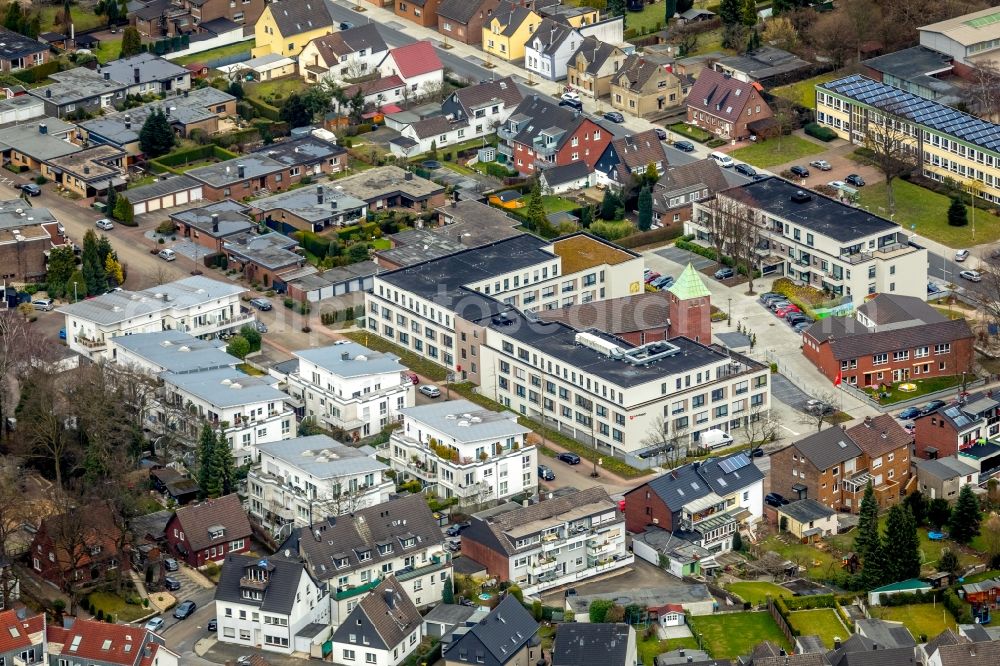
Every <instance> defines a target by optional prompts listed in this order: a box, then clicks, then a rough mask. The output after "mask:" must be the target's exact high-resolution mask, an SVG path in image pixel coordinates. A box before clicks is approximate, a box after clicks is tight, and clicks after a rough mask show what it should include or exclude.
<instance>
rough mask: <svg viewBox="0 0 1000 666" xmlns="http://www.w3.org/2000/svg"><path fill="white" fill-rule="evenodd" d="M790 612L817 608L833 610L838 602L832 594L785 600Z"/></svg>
mask: <svg viewBox="0 0 1000 666" xmlns="http://www.w3.org/2000/svg"><path fill="white" fill-rule="evenodd" d="M783 601H784V603H785V606H786V607H787V608H788V610H793V611H797V610H814V609H816V608H833V607H834V604H835V603H836V601H835V600H834V598H833V595H832V594H816V595H811V596H806V597H792V598H791V599H784V600H783Z"/></svg>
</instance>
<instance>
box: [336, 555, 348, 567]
mask: <svg viewBox="0 0 1000 666" xmlns="http://www.w3.org/2000/svg"><path fill="white" fill-rule="evenodd" d="M333 564H334V566H336V567H337V568H338V569H343V568H344V567H346V566H347V564H348V559H347V558H346V557H340V558H337V559H336V560H335V561H334V563H333Z"/></svg>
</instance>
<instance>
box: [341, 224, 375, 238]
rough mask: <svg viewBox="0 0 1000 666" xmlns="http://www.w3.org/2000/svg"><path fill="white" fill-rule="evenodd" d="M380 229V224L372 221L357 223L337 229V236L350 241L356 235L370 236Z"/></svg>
mask: <svg viewBox="0 0 1000 666" xmlns="http://www.w3.org/2000/svg"><path fill="white" fill-rule="evenodd" d="M376 229H378V224H376V223H374V222H372V223H371V224H355V225H354V226H351V227H344V228H343V229H338V230H337V237H338V238H340V240H342V241H349V240H351V239H352V237H354V236H361V237H365V236H370V235H371V234H373V233H375V230H376Z"/></svg>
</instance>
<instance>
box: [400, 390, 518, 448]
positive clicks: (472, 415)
mask: <svg viewBox="0 0 1000 666" xmlns="http://www.w3.org/2000/svg"><path fill="white" fill-rule="evenodd" d="M399 413H400V414H403V415H404V416H406V417H408V418H412V419H414V420H415V421H418V422H420V423H423V424H425V425H427V426H428V427H430V428H433V429H434V430H437V431H438V432H442V433H444V434H446V435H448V436H449V437H451V438H453V439H454V440H455V441H456V442H477V441H481V440H485V439H492V440H496V439H500V438H507V437H515V436H517V435H524V434H527V433H529V432H531V430H530V429H528V428H525V427H524V426H522V425H521V424H519V423H518V422H517V415H516V414H515V413H514V412H508V411H504V412H494V411H492V410H489V409H484V408H483V407H480V406H479V405H477V404H475V403H473V402H469V401H468V400H464V399H463V400H448V401H446V402H432V403H429V404H427V405H417V406H416V407H407V408H406V409H401V410H399Z"/></svg>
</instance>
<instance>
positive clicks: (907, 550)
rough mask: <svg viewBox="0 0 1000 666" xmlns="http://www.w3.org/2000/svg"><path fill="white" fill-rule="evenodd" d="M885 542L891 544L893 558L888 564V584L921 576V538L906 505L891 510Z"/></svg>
mask: <svg viewBox="0 0 1000 666" xmlns="http://www.w3.org/2000/svg"><path fill="white" fill-rule="evenodd" d="M885 542H886V544H887V545H889V544H891V551H892V557H890V558H888V562H887V565H888V566H887V579H888V582H893V581H898V580H908V579H910V578H916V577H917V576H919V575H920V537H919V536H917V525H916V523H915V522H914V521H913V514H911V513H910V509H909V508H907V506H906V505H905V504H897V505H895V506H893V507H892V508H891V509H889V516H888V518H886V523H885Z"/></svg>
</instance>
